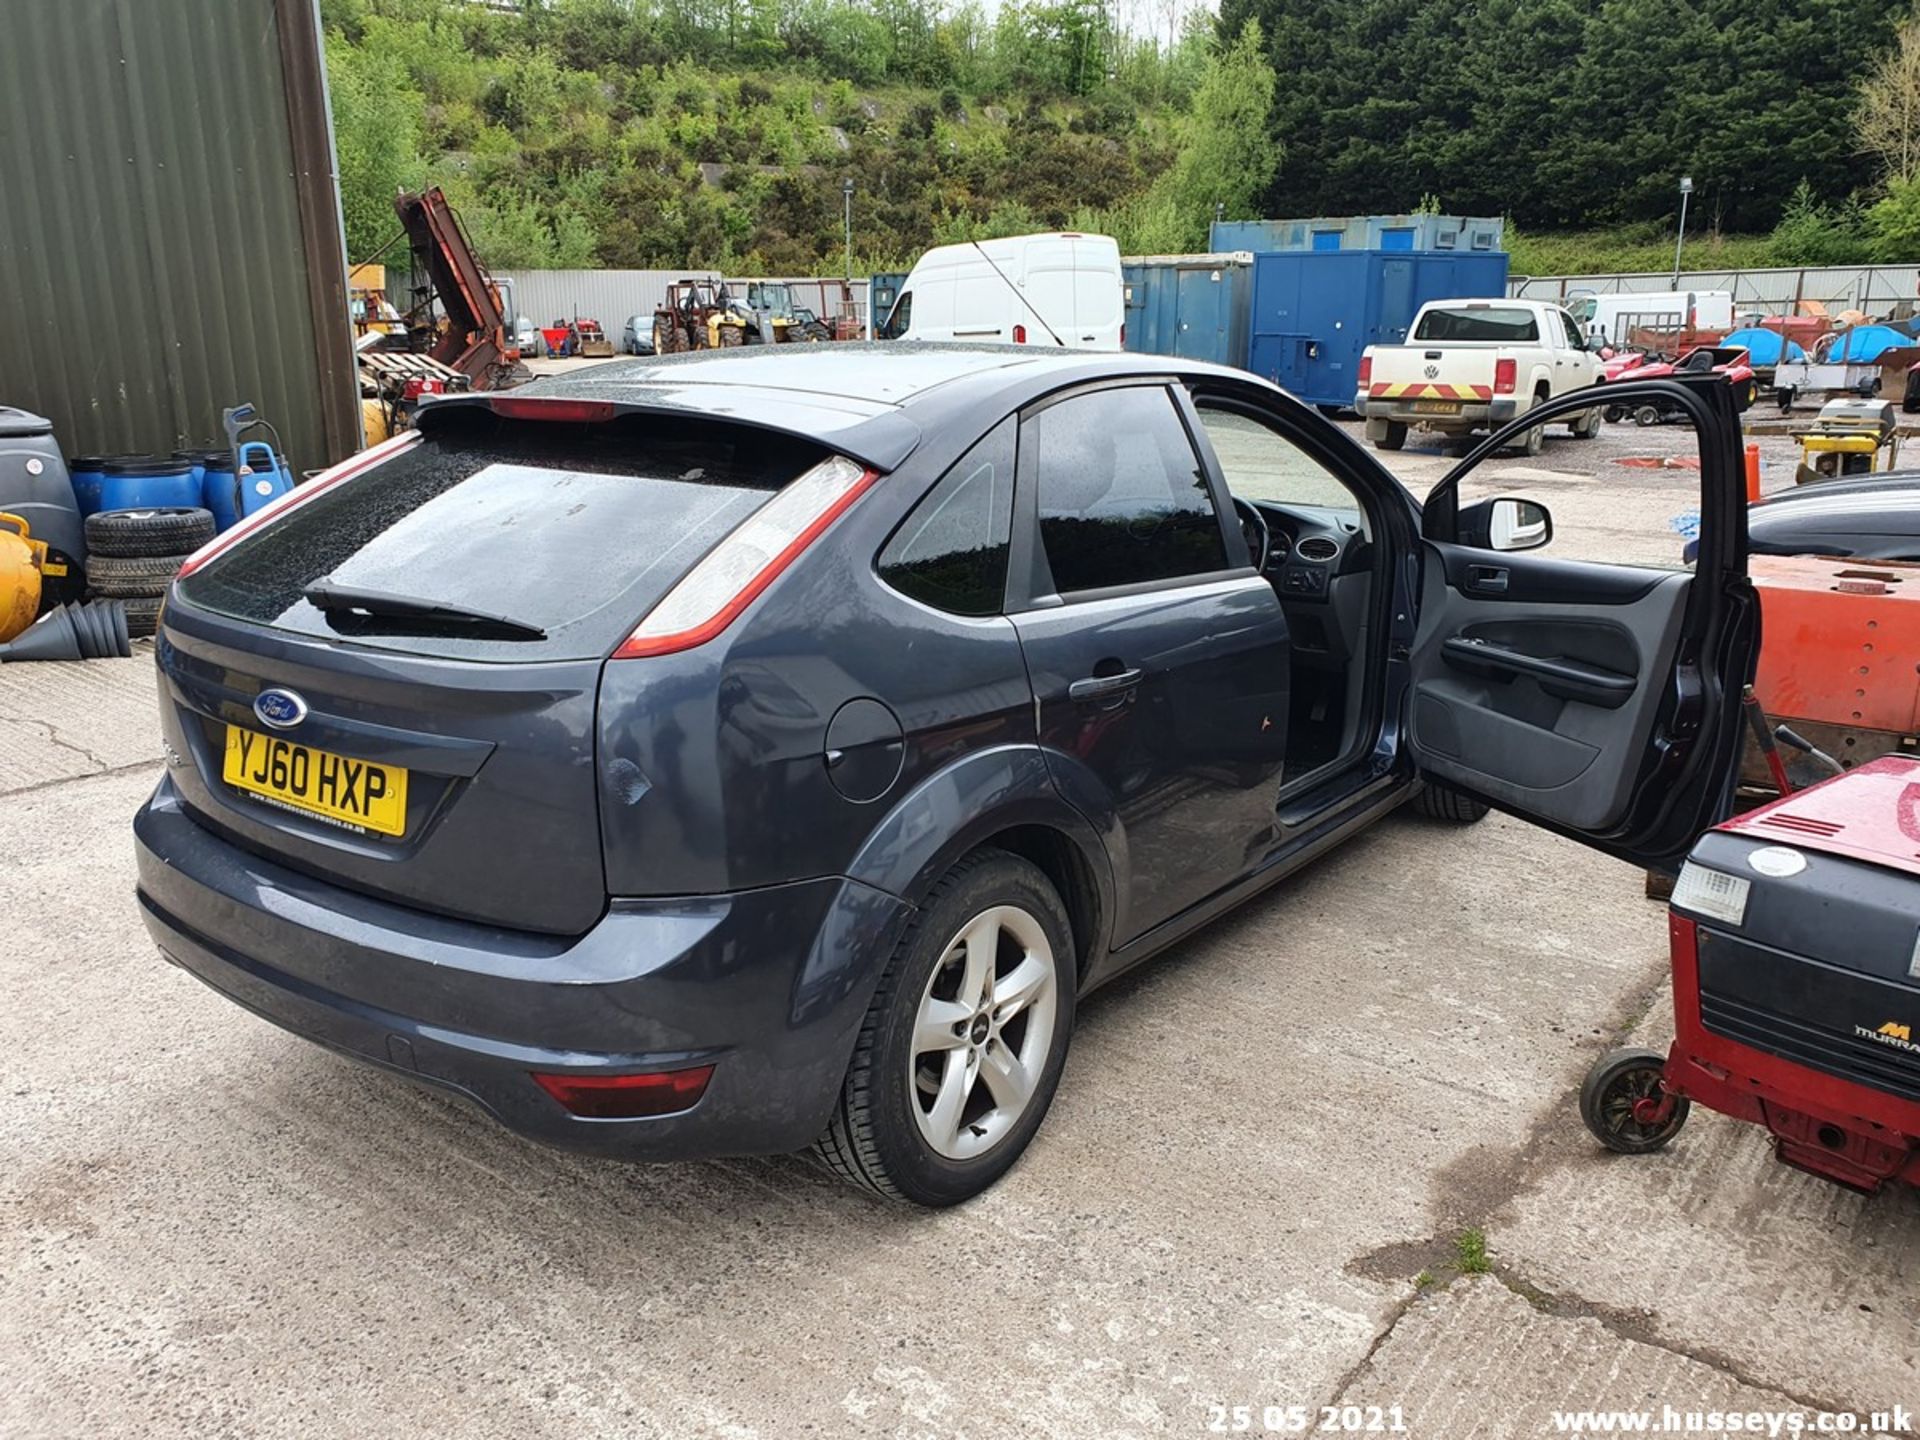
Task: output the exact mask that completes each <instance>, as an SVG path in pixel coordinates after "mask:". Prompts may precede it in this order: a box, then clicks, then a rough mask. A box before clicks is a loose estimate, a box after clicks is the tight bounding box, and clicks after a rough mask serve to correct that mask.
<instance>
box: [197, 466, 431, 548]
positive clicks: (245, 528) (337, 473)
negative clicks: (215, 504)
mask: <svg viewBox="0 0 1920 1440" xmlns="http://www.w3.org/2000/svg"><path fill="white" fill-rule="evenodd" d="M419 443H420V432H419V431H418V430H406V431H403V432H402V433H400V434H398V435H395V436H393V437H392V438H390V439H387V440H382V441H381V442H380V443H379V444H378V445H375V446H373V447H372V448H371V449H368V450H362V451H361V452H360V453H359V454H358V455H353V456H349V457H348V458H347V459H345V460H342V461H341V462H340V463H339V464H338V465H336V466H334V467H333V468H332V469H331V470H327V471H323V472H322V473H320V474H318V475H316V476H314V477H313V479H311V480H309V481H307V482H306V483H304V484H301V485H296V486H294V487H293V489H291V490H289V491H287V493H286V494H284V495H282V496H280V497H278V498H277V499H274V500H270V501H268V502H267V503H266V504H265V505H263V506H261V507H260V508H259V509H258V510H256V511H254V512H253V514H251V515H249V516H247V517H246V519H244V520H242V521H241V522H240V523H239V524H237V525H235V526H233V527H232V528H231V529H229V530H227V531H225V532H223V533H222V534H219V535H216V536H214V537H213V539H211V540H209V541H208V542H207V543H206V544H204V545H202V546H201V547H200V548H199V549H198V550H196V551H194V552H193V554H191V555H189V556H188V557H187V558H186V559H185V560H184V561H183V562H181V565H180V569H179V570H178V571H177V572H175V573H176V574H177V575H191V574H192V573H193V572H194V571H196V570H198V569H199V568H200V567H201V566H202V565H204V564H206V563H207V562H208V561H209V560H211V559H213V558H214V557H215V556H217V555H219V554H221V553H222V552H224V551H226V550H228V549H230V548H231V547H232V546H233V545H234V543H235V542H236V541H240V540H244V539H246V538H247V536H249V535H251V534H253V532H254V531H256V530H258V529H259V528H260V527H261V526H262V525H265V524H267V523H268V522H269V521H271V520H276V519H278V518H279V517H280V516H282V515H284V514H286V513H287V512H288V511H289V510H297V509H298V508H299V507H300V506H302V505H304V504H306V503H307V502H308V501H309V500H311V499H313V497H314V496H316V495H318V494H319V493H320V492H321V491H322V490H330V489H332V488H333V487H334V486H335V485H338V484H339V483H340V482H341V481H342V480H351V479H352V478H353V477H354V476H356V475H362V474H365V473H366V472H367V471H369V470H371V469H373V467H374V466H376V465H379V464H382V463H384V462H385V461H387V460H390V459H392V458H393V457H394V456H395V455H397V454H399V453H400V452H401V451H402V450H405V449H407V448H409V447H410V446H413V445H417V444H419Z"/></svg>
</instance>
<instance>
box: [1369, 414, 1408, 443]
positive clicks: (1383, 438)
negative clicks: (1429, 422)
mask: <svg viewBox="0 0 1920 1440" xmlns="http://www.w3.org/2000/svg"><path fill="white" fill-rule="evenodd" d="M1367 438H1368V439H1369V440H1371V441H1372V442H1373V448H1374V449H1376V450H1399V449H1402V448H1404V447H1405V445H1406V443H1407V423H1406V421H1404V420H1380V421H1372V422H1369V423H1368V425H1367Z"/></svg>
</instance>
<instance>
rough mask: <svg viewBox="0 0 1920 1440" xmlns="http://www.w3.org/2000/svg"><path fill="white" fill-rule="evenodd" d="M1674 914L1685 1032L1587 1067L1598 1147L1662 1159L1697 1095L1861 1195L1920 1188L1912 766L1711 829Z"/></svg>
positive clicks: (1680, 1026)
mask: <svg viewBox="0 0 1920 1440" xmlns="http://www.w3.org/2000/svg"><path fill="white" fill-rule="evenodd" d="M1787 738H1790V739H1792V740H1794V741H1795V742H1796V743H1798V744H1800V745H1804V744H1805V742H1804V741H1798V739H1797V737H1790V736H1789V737H1787ZM1671 905H1672V908H1671V910H1670V911H1669V914H1668V921H1667V933H1668V939H1669V943H1670V946H1671V949H1672V956H1673V1009H1674V1022H1675V1027H1676V1034H1677V1038H1676V1039H1675V1040H1674V1042H1673V1048H1672V1050H1671V1051H1669V1052H1668V1053H1667V1054H1665V1055H1661V1054H1660V1053H1659V1052H1658V1051H1653V1050H1619V1051H1615V1052H1614V1053H1613V1054H1611V1055H1606V1056H1603V1057H1602V1058H1601V1060H1600V1061H1599V1063H1598V1064H1596V1065H1595V1066H1594V1067H1593V1070H1592V1071H1591V1072H1590V1073H1589V1074H1588V1076H1587V1081H1586V1084H1585V1085H1584V1086H1583V1087H1582V1089H1581V1093H1580V1114H1581V1118H1582V1119H1583V1120H1585V1121H1586V1123H1587V1128H1588V1129H1589V1130H1591V1131H1592V1132H1593V1133H1594V1135H1595V1137H1597V1138H1598V1139H1599V1141H1600V1143H1601V1144H1603V1145H1605V1146H1606V1147H1607V1148H1608V1149H1610V1150H1616V1151H1619V1152H1620V1153H1621V1154H1626V1155H1640V1154H1646V1153H1648V1152H1649V1151H1653V1150H1658V1149H1660V1148H1661V1147H1662V1146H1663V1145H1665V1144H1666V1143H1667V1142H1668V1141H1670V1140H1672V1139H1673V1137H1674V1136H1675V1135H1677V1134H1679V1133H1680V1127H1681V1126H1682V1125H1683V1124H1685V1123H1686V1118H1687V1111H1688V1108H1689V1103H1690V1102H1692V1101H1698V1102H1699V1103H1700V1104H1702V1105H1705V1106H1707V1107H1708V1108H1709V1109H1712V1110H1718V1111H1720V1112H1721V1113H1722V1114H1724V1115H1731V1116H1733V1117H1735V1118H1736V1119H1740V1120H1750V1121H1752V1122H1753V1123H1754V1124H1756V1125H1764V1126H1766V1127H1767V1129H1768V1130H1769V1131H1770V1132H1772V1134H1773V1146H1774V1155H1775V1157H1776V1158H1777V1159H1779V1160H1781V1161H1783V1162H1785V1163H1786V1164H1788V1165H1792V1166H1795V1167H1797V1168H1798V1169H1801V1170H1805V1171H1807V1172H1809V1173H1810V1174H1814V1175H1818V1176H1820V1177H1822V1178H1823V1179H1827V1180H1831V1181H1834V1182H1835V1183H1836V1184H1839V1185H1844V1186H1846V1187H1847V1188H1849V1189H1851V1190H1858V1191H1862V1192H1865V1193H1869V1194H1870V1193H1872V1192H1873V1191H1875V1190H1878V1189H1879V1188H1880V1187H1881V1185H1883V1184H1884V1183H1885V1182H1887V1181H1889V1180H1904V1181H1906V1182H1907V1183H1908V1184H1911V1185H1920V1039H1916V1038H1915V1037H1916V1034H1920V935H1917V933H1916V932H1920V760H1914V759H1910V758H1908V757H1906V756H1899V755H1888V756H1883V757H1882V758H1880V759H1878V760H1874V761H1871V762H1869V763H1868V764H1865V765H1861V766H1859V767H1858V768H1856V769H1854V770H1851V771H1849V772H1847V773H1846V774H1844V775H1840V776H1837V777H1835V778H1834V779H1831V780H1826V781H1822V782H1821V783H1820V784H1818V785H1815V786H1813V787H1812V788H1811V789H1807V790H1802V791H1799V792H1797V793H1787V794H1784V795H1783V796H1782V797H1781V798H1780V799H1778V800H1775V801H1773V802H1772V803H1771V804H1768V805H1764V806H1762V807H1761V808H1760V809H1758V810H1753V811H1749V812H1748V813H1747V814H1745V815H1741V816H1738V817H1736V818H1734V819H1732V820H1729V821H1728V822H1727V823H1726V824H1724V825H1722V826H1720V827H1719V828H1718V829H1715V830H1711V831H1709V832H1708V833H1707V834H1705V835H1703V836H1702V837H1701V838H1700V841H1699V843H1698V844H1697V845H1695V846H1694V848H1693V853H1692V854H1691V855H1690V856H1689V857H1688V859H1687V863H1686V865H1685V866H1684V867H1683V868H1682V869H1681V871H1680V878H1679V880H1678V881H1677V882H1676V883H1675V885H1674V890H1673V899H1672V902H1671Z"/></svg>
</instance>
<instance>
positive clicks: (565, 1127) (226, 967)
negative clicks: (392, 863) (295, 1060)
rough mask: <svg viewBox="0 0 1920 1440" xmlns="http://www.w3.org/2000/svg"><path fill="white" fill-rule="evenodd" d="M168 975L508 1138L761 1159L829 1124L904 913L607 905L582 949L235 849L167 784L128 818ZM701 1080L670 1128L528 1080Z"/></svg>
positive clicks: (847, 885) (648, 1155)
mask: <svg viewBox="0 0 1920 1440" xmlns="http://www.w3.org/2000/svg"><path fill="white" fill-rule="evenodd" d="M134 835H135V840H136V850H137V857H138V863H139V881H138V895H139V901H140V908H141V913H142V916H143V918H144V919H145V920H146V923H147V929H148V930H149V932H151V934H152V935H153V938H154V941H155V943H156V944H158V945H159V947H160V950H161V952H162V954H163V955H165V956H166V958H167V959H169V960H171V961H172V962H173V963H174V964H176V965H178V966H180V967H181V968H182V969H184V970H186V971H188V972H189V973H191V974H193V975H195V976H197V977H198V978H199V979H201V980H203V981H205V982H206V983H207V984H208V985H210V986H211V987H212V988H214V989H215V990H217V991H219V992H220V993H221V994H223V995H225V996H226V997H227V998H228V999H230V1000H233V1001H234V1002H236V1003H237V1004H240V1005H242V1006H244V1007H246V1008H247V1009H249V1010H251V1011H253V1012H254V1013H255V1014H256V1015H259V1016H261V1017H263V1018H264V1019H267V1020H270V1021H272V1022H273V1023H274V1024H276V1025H279V1026H281V1027H283V1028H285V1029H287V1030H290V1031H292V1032H293V1033H295V1034H296V1035H300V1036H302V1037H304V1038H305V1039H308V1040H312V1041H314V1042H316V1043H317V1044H321V1045H325V1046H327V1047H328V1048H330V1049H333V1050H336V1051H339V1052H341V1053H343V1054H346V1055H349V1056H351V1057H353V1058H355V1059H359V1060H364V1061H367V1062H368V1063H370V1064H373V1065H377V1066H380V1067H382V1068H384V1069H388V1070H393V1071H397V1072H399V1073H401V1074H404V1075H407V1076H409V1077H410V1078H413V1079H417V1080H421V1081H425V1082H427V1083H430V1084H433V1085H438V1086H441V1087H443V1088H446V1089H449V1090H452V1091H454V1092H457V1093H459V1094H461V1095H464V1096H466V1097H467V1098H468V1099H470V1100H472V1101H474V1102H475V1103H477V1104H478V1105H480V1106H481V1107H482V1108H483V1109H485V1110H487V1111H488V1112H489V1113H491V1114H492V1115H493V1116H494V1117H495V1118H496V1119H498V1120H499V1121H500V1122H501V1123H502V1124H503V1125H506V1126H507V1127H508V1128H509V1129H512V1130H514V1131H517V1132H518V1133H520V1134H522V1135H525V1136H528V1137H529V1138H531V1139H535V1140H539V1141H544V1142H546V1143H548V1144H553V1145H558V1146H563V1147H565V1148H568V1149H573V1150H580V1151H585V1152H589V1153H593V1154H600V1155H610V1156H616V1157H620V1158H624V1159H635V1160H668V1159H690V1158H696V1157H701V1156H718V1155H749V1154H776V1153H781V1152H784V1151H790V1150H796V1149H799V1148H801V1147H803V1146H805V1145H806V1144H808V1143H809V1142H810V1141H812V1140H813V1139H814V1138H815V1136H817V1135H818V1134H819V1133H820V1131H821V1130H822V1129H823V1128H824V1127H825V1125H826V1121H827V1117H828V1114H829V1113H830V1111H831V1108H832V1106H833V1103H834V1100H835V1098H836V1097H837V1095H838V1094H839V1090H840V1086H841V1082H842V1080H843V1079H844V1077H845V1074H846V1067H847V1063H848V1059H849V1057H850V1055H851V1053H852V1049H853V1041H854V1037H855V1035H856V1033H857V1031H858V1028H859V1024H860V1020H861V1018H862V1016H863V1015H864V1013H865V1010H866V1006H867V1003H868V1000H869V999H870V998H871V995H872V992H873V988H874V985H875V983H876V982H877V980H878V974H879V968H880V966H881V965H882V964H883V963H884V960H885V957H886V956H887V955H888V954H889V953H891V949H892V943H893V937H894V935H895V934H896V933H897V928H898V924H899V921H900V920H901V918H902V917H903V916H904V914H905V913H906V911H907V909H908V907H907V906H906V904H905V903H904V902H903V901H901V900H899V899H897V898H896V897H894V896H892V895H889V894H886V893H885V892H883V891H880V890H876V889H873V888H872V887H870V886H866V885H862V884H859V883H858V882H855V881H850V880H845V879H842V878H840V877H826V878H821V879H815V880H806V881H796V882H794V883H792V884H787V885H775V886H768V887H766V888H764V889H759V890H751V891H742V892H738V893H734V894H730V895H709V896H694V897H684V898H676V899H662V900H616V901H614V902H612V904H610V905H609V907H608V910H607V913H606V914H605V916H603V917H602V919H601V920H600V922H599V923H598V924H597V925H596V926H595V927H594V928H593V929H592V930H590V931H589V932H588V933H587V934H586V935H583V936H581V937H579V938H578V939H567V938H564V937H556V936H546V935H537V934H532V933H529V932H522V931H512V930H503V929H500V928H498V927H495V926H488V925H478V924H472V923H469V922H465V921H460V920H454V919H449V918H446V917H442V916H438V915H433V914H429V913H426V912H423V911H418V910H412V909H409V908H407V907H404V906H399V905H394V904H391V903H389V902H386V901H382V900H377V899H373V898H371V897H368V896H365V895H362V894H359V893H358V892H354V891H349V890H343V889H341V888H339V887H337V886H333V885H329V884H327V883H326V882H324V881H320V880H316V879H313V878H312V877H310V876H307V875H304V874H301V873H299V872H296V871H293V870H289V869H287V868H285V867H283V866H280V865H277V864H275V863H274V862H272V861H269V860H265V859H262V858H260V857H259V856H257V855H255V854H254V853H253V852H251V851H248V850H244V849H242V848H240V847H239V846H237V845H234V844H232V843H230V842H229V841H227V840H226V839H224V838H222V837H221V836H220V835H218V834H216V833H215V832H213V831H212V830H209V829H207V828H206V827H204V826H203V825H201V824H200V823H199V822H198V821H196V820H195V819H194V818H193V817H192V816H191V815H189V814H188V813H187V812H186V810H185V809H184V808H183V807H182V805H181V803H180V799H179V796H178V794H177V793H176V792H175V791H174V790H173V787H172V785H171V783H170V782H169V781H166V780H162V781H161V784H160V787H159V789H158V790H157V791H156V792H155V793H154V795H153V798H152V799H151V800H149V801H148V802H147V804H146V805H145V806H144V807H142V809H141V810H140V812H139V814H138V815H137V816H136V817H135V819H134ZM699 1065H712V1066H713V1067H714V1068H713V1076H712V1079H711V1081H710V1082H709V1083H708V1085H707V1088H706V1091H705V1093H704V1094H703V1095H702V1096H701V1098H700V1099H699V1101H698V1102H697V1103H696V1104H695V1105H694V1106H693V1107H692V1108H691V1109H688V1110H685V1111H682V1112H680V1113H678V1114H673V1115H664V1116H656V1117H650V1118H645V1119H617V1120H610V1119H583V1118H580V1117H577V1116H575V1115H572V1114H570V1113H569V1112H568V1111H567V1110H565V1109H564V1108H562V1106H561V1105H560V1103H559V1102H558V1101H557V1100H555V1099H553V1098H552V1097H551V1096H549V1095H548V1094H547V1092H546V1091H545V1090H543V1089H541V1088H540V1086H539V1085H537V1084H536V1083H535V1082H534V1081H533V1079H532V1077H531V1072H533V1071H565V1072H574V1073H586V1074H594V1073H600V1074H620V1073H633V1072H640V1071H654V1070H677V1069H686V1068H690V1067H694V1066H699Z"/></svg>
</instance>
